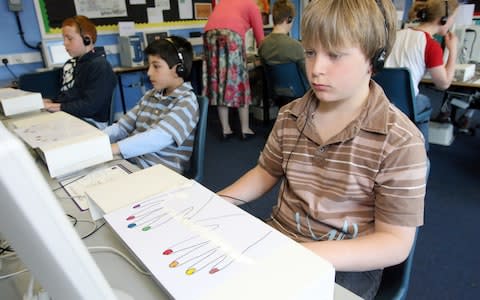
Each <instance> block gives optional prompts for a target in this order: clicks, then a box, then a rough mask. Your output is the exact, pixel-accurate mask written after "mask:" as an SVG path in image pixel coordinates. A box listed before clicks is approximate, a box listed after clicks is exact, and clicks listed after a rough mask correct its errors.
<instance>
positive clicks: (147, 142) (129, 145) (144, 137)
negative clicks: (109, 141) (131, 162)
mask: <svg viewBox="0 0 480 300" xmlns="http://www.w3.org/2000/svg"><path fill="white" fill-rule="evenodd" d="M173 143H174V140H173V138H172V136H171V135H170V134H168V133H166V132H164V131H163V130H162V129H159V128H156V129H149V130H147V131H144V132H142V133H138V134H135V135H132V136H129V137H127V138H125V139H123V140H121V141H119V142H118V143H117V145H118V148H119V149H118V150H119V152H120V153H121V154H122V156H123V158H130V157H136V156H140V155H143V154H147V153H152V152H157V151H159V150H161V149H163V148H165V147H166V146H168V145H171V144H173ZM113 150H115V149H114V148H113V147H112V152H113ZM120 153H118V154H120Z"/></svg>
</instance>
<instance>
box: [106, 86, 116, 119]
mask: <svg viewBox="0 0 480 300" xmlns="http://www.w3.org/2000/svg"><path fill="white" fill-rule="evenodd" d="M117 87H118V84H117V85H116V86H115V87H114V88H113V92H112V100H111V101H110V108H109V109H108V126H110V125H112V124H113V122H115V96H116V94H117Z"/></svg>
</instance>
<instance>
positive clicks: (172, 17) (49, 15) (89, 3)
mask: <svg viewBox="0 0 480 300" xmlns="http://www.w3.org/2000/svg"><path fill="white" fill-rule="evenodd" d="M35 2H36V3H37V15H38V17H39V21H40V22H39V23H40V25H41V27H42V28H41V31H42V32H43V33H44V34H47V35H48V34H50V33H59V32H60V28H61V24H62V22H63V20H64V19H66V18H68V17H72V16H75V15H85V16H87V17H88V18H90V19H91V20H92V22H93V23H95V25H96V26H97V30H99V31H102V30H116V29H117V27H116V26H117V24H118V22H123V21H133V22H134V23H135V24H136V26H139V27H145V28H148V27H159V26H172V25H176V24H178V23H180V24H184V25H190V24H192V25H195V24H203V23H205V21H206V19H207V18H208V15H209V11H210V12H211V10H212V9H213V8H212V0H72V1H65V0H35Z"/></svg>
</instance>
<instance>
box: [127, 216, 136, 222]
mask: <svg viewBox="0 0 480 300" xmlns="http://www.w3.org/2000/svg"><path fill="white" fill-rule="evenodd" d="M133 219H135V216H129V217H128V218H127V221H131V220H133Z"/></svg>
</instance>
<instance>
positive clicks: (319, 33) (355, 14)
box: [301, 0, 397, 59]
mask: <svg viewBox="0 0 480 300" xmlns="http://www.w3.org/2000/svg"><path fill="white" fill-rule="evenodd" d="M396 31H397V13H396V10H395V6H394V5H393V3H392V1H391V0H342V1H339V0H312V1H311V2H310V3H309V4H308V5H307V7H306V8H305V12H304V13H303V15H302V25H301V32H302V43H303V44H304V45H305V46H309V45H314V44H315V43H317V42H320V43H321V44H322V46H323V48H324V49H325V50H326V51H331V52H335V51H336V50H338V49H340V48H342V47H345V46H358V47H359V48H360V49H361V50H362V52H363V54H364V55H365V56H366V57H367V58H370V59H372V58H373V57H374V56H375V54H376V53H377V52H378V50H379V49H381V48H384V49H385V51H386V54H387V55H388V54H389V53H390V50H391V49H392V46H393V43H394V42H395V34H396ZM306 48H307V47H306Z"/></svg>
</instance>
